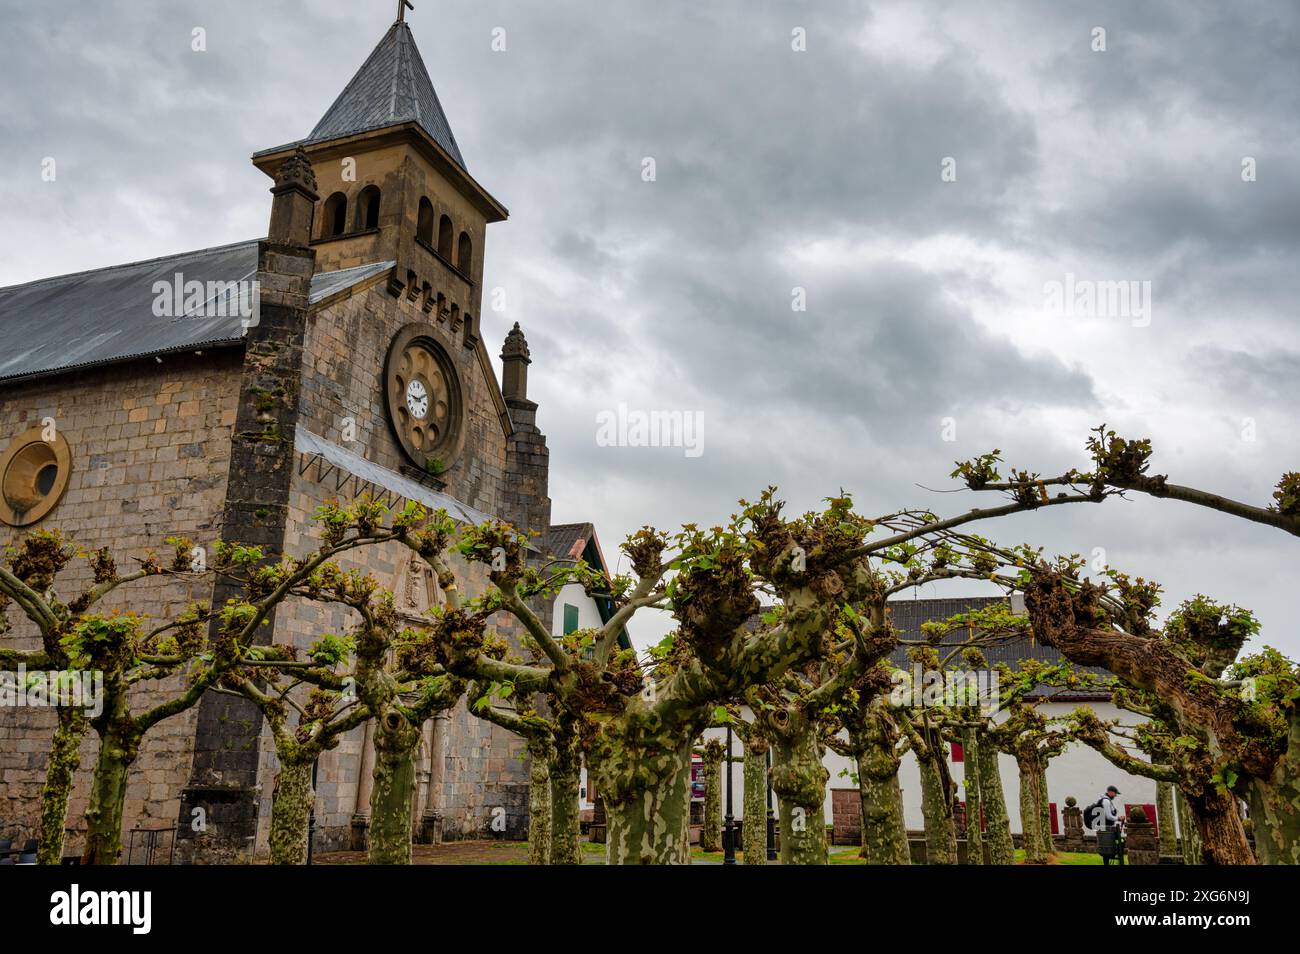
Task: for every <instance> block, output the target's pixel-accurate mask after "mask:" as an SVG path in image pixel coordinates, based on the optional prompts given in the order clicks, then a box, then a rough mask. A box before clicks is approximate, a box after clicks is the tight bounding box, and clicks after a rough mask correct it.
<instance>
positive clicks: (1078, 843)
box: [1061, 795, 1084, 852]
mask: <svg viewBox="0 0 1300 954" xmlns="http://www.w3.org/2000/svg"><path fill="white" fill-rule="evenodd" d="M1061 820H1062V823H1063V825H1064V829H1065V850H1066V851H1073V852H1080V851H1083V850H1084V845H1083V809H1082V808H1080V807H1079V801H1078V799H1076V798H1075V797H1074V796H1073V795H1071V796H1069V797H1068V798H1066V800H1065V807H1064V808H1063V809H1061Z"/></svg>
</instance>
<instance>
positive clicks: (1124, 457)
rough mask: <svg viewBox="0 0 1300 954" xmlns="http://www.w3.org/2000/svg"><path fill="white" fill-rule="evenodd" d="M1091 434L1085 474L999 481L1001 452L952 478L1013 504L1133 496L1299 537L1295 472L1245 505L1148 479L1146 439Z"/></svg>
mask: <svg viewBox="0 0 1300 954" xmlns="http://www.w3.org/2000/svg"><path fill="white" fill-rule="evenodd" d="M1092 433H1093V436H1092V437H1089V438H1088V440H1087V442H1086V446H1087V450H1088V452H1089V454H1090V455H1091V456H1092V468H1091V470H1089V471H1078V470H1068V471H1066V472H1065V473H1063V474H1061V475H1059V476H1056V477H1042V476H1040V475H1039V474H1037V473H1029V472H1028V471H1017V470H1012V472H1011V479H1010V480H1005V481H1004V480H1003V479H1002V477H1001V475H1000V474H999V473H998V471H997V465H998V464H999V463H1001V462H1002V457H1001V456H1000V454H1001V451H999V450H994V451H993V452H992V453H989V454H984V455H983V456H981V457H978V458H975V459H973V460H969V461H964V462H963V461H959V462H958V463H957V469H956V470H955V471H953V474H952V476H954V477H960V478H962V479H963V480H964V481H965V482H966V485H967V486H968V487H969V488H970V489H971V490H984V491H994V492H1001V493H1004V494H1007V495H1009V496H1010V497H1011V498H1012V499H1014V500H1021V499H1023V498H1024V497H1025V496H1026V495H1037V496H1039V497H1040V499H1042V500H1045V501H1046V500H1049V499H1050V500H1055V499H1056V498H1053V497H1050V495H1049V491H1048V490H1047V488H1048V487H1066V488H1069V489H1070V491H1071V495H1072V496H1073V495H1079V494H1085V495H1089V496H1092V497H1093V498H1094V499H1096V500H1102V499H1104V498H1105V497H1107V496H1111V495H1115V494H1122V493H1124V492H1125V491H1134V492H1137V493H1143V494H1147V495H1148V496H1151V497H1156V498H1167V499H1170V500H1181V501H1183V502H1185V503H1191V504H1196V505H1197V506H1200V507H1207V508H1209V509H1211V510H1217V511H1219V512H1220V513H1226V514H1228V515H1230V516H1233V517H1240V518H1241V519H1243V520H1249V521H1251V522H1252V523H1260V524H1264V525H1265V526H1270V527H1276V528H1277V529H1279V530H1283V531H1285V532H1286V533H1289V534H1291V535H1292V536H1300V472H1294V471H1293V472H1290V473H1286V474H1283V475H1282V477H1281V479H1279V480H1278V482H1277V486H1276V488H1275V489H1274V491H1273V502H1272V503H1271V504H1265V505H1263V506H1260V505H1257V504H1248V503H1243V502H1241V501H1238V500H1233V499H1231V498H1228V497H1224V496H1221V495H1220V494H1215V493H1211V492H1209V491H1205V490H1200V489H1198V488H1195V487H1186V486H1183V485H1180V484H1171V483H1169V481H1168V478H1167V477H1166V476H1165V475H1162V474H1157V475H1151V474H1148V473H1147V471H1148V470H1149V469H1150V465H1151V454H1152V450H1153V448H1152V446H1151V440H1150V438H1143V439H1141V440H1127V439H1125V438H1123V437H1119V436H1118V435H1116V433H1115V432H1114V431H1112V430H1107V429H1106V425H1105V424H1102V425H1101V426H1099V427H1096V428H1094V429H1093V432H1092Z"/></svg>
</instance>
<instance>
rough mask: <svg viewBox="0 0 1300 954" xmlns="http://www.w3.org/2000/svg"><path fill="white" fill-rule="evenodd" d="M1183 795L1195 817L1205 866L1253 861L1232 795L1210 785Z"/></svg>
mask: <svg viewBox="0 0 1300 954" xmlns="http://www.w3.org/2000/svg"><path fill="white" fill-rule="evenodd" d="M1184 794H1185V795H1186V797H1187V803H1188V807H1189V808H1190V809H1191V811H1192V816H1193V818H1195V819H1196V825H1197V833H1198V834H1199V835H1200V842H1201V856H1202V858H1203V859H1204V861H1205V863H1206V864H1207V865H1253V864H1255V855H1254V854H1253V853H1252V852H1251V850H1250V845H1249V843H1248V842H1247V841H1246V829H1245V828H1244V827H1243V826H1242V824H1241V816H1240V815H1239V814H1238V813H1237V800H1236V797H1235V796H1233V795H1232V794H1231V793H1228V792H1223V791H1220V790H1219V789H1217V788H1214V787H1211V786H1207V787H1206V789H1205V790H1204V791H1202V792H1199V793H1186V792H1185V793H1184Z"/></svg>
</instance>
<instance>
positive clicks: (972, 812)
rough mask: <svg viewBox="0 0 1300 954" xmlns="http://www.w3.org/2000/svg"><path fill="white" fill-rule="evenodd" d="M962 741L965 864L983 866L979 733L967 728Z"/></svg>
mask: <svg viewBox="0 0 1300 954" xmlns="http://www.w3.org/2000/svg"><path fill="white" fill-rule="evenodd" d="M962 739H963V740H964V741H963V743H962V745H963V748H964V749H965V752H964V753H963V755H964V758H965V761H964V762H963V763H962V764H963V766H964V769H963V771H964V772H965V778H964V779H963V782H964V783H965V786H966V863H967V864H970V865H982V864H984V833H983V832H982V831H981V830H980V826H981V819H983V817H984V816H983V814H982V809H981V805H980V803H981V801H982V799H981V797H980V772H979V753H980V743H979V732H978V730H976V729H975V728H973V727H971V728H967V729H966V730H965V732H964V733H963V735H962Z"/></svg>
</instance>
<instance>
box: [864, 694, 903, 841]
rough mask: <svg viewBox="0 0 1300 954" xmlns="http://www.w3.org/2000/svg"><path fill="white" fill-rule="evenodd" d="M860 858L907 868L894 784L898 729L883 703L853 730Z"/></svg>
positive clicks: (898, 794)
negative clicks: (860, 802) (855, 747)
mask: <svg viewBox="0 0 1300 954" xmlns="http://www.w3.org/2000/svg"><path fill="white" fill-rule="evenodd" d="M856 736H857V737H856V738H855V740H854V741H855V744H856V746H857V748H858V756H857V763H858V793H859V795H860V797H861V799H862V857H863V858H864V859H866V862H867V864H869V865H910V864H911V863H912V853H911V851H910V850H909V848H908V845H907V824H906V822H904V820H903V790H902V788H901V787H900V786H899V784H898V766H899V764H900V763H901V762H902V759H901V758H900V757H899V754H898V729H897V727H896V726H895V725H894V723H893V721H892V720H891V719H890V718H889V714H888V713H887V712H886V711H885V707H884V703H883V701H876V702H873V703H872V705H871V706H870V707H869V708H868V710H867V712H866V713H865V715H864V716H863V718H862V721H861V723H860V726H859V727H858V729H857V732H856Z"/></svg>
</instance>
